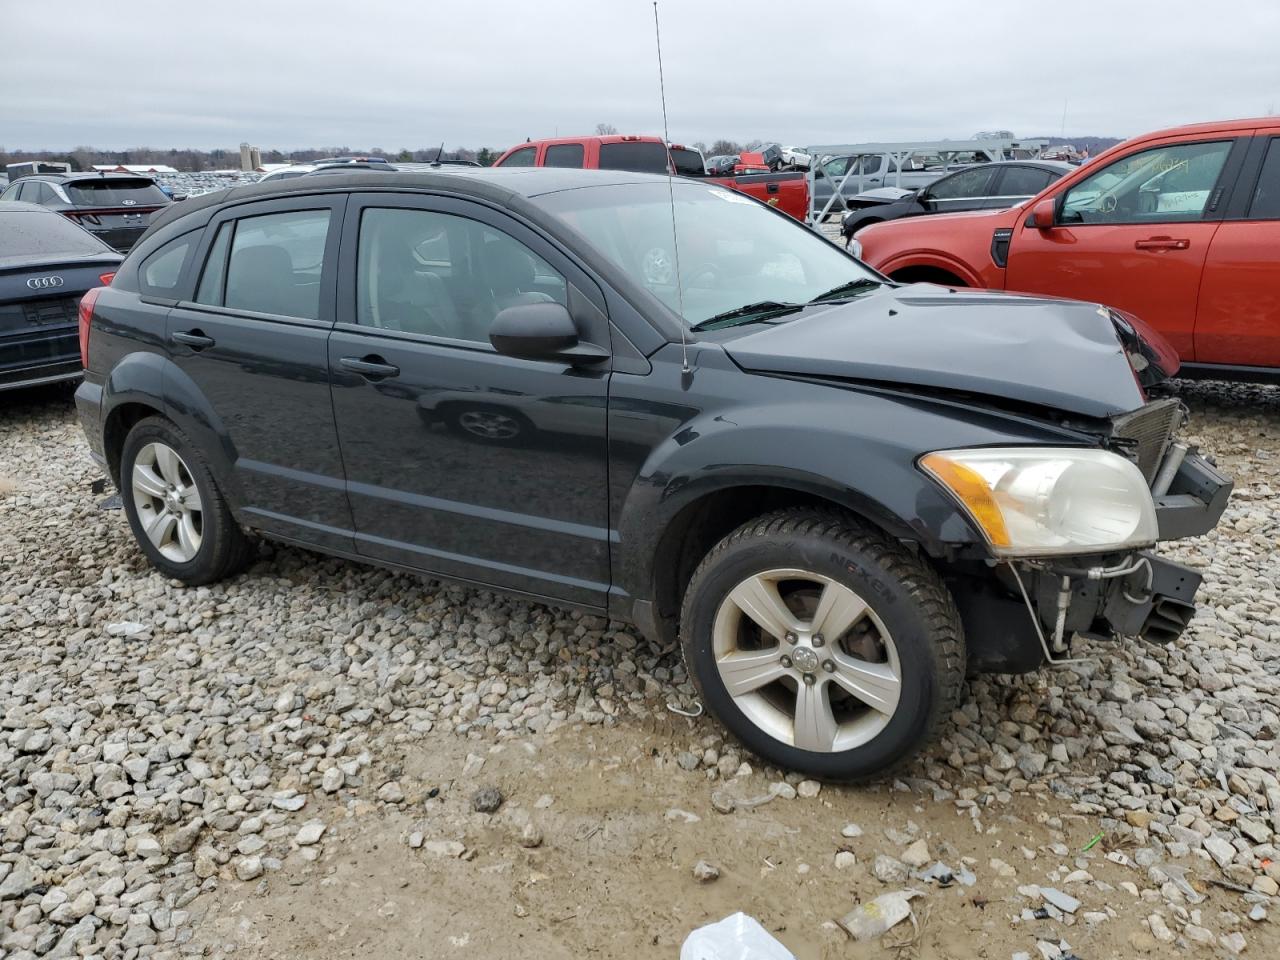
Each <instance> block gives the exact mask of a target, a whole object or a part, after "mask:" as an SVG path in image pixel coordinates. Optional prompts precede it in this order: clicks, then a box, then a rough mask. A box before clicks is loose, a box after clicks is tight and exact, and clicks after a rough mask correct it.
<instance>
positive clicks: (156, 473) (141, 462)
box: [120, 417, 252, 586]
mask: <svg viewBox="0 0 1280 960" xmlns="http://www.w3.org/2000/svg"><path fill="white" fill-rule="evenodd" d="M120 488H121V493H122V496H121V499H122V500H123V501H124V512H125V515H126V516H127V517H128V518H129V526H130V528H132V530H133V536H134V539H136V540H137V541H138V545H139V546H140V547H141V548H142V552H143V553H145V554H146V555H147V559H148V560H150V561H151V563H152V565H153V566H154V567H155V568H156V569H157V570H159V571H160V572H161V573H163V574H164V575H165V576H166V577H170V578H172V579H174V580H181V581H182V582H183V583H186V584H188V585H190V586H199V585H201V584H205V583H213V582H214V581H215V580H221V579H223V578H224V577H227V576H230V575H231V574H232V573H235V572H236V571H237V570H239V569H240V568H241V567H243V566H244V565H245V564H246V563H247V562H248V560H249V558H250V556H251V554H252V547H251V546H250V544H249V541H248V539H247V538H246V537H245V535H244V533H243V532H242V531H241V530H240V527H239V526H237V524H236V521H235V517H233V516H232V514H231V509H230V508H229V507H228V506H227V503H226V501H225V500H224V499H223V497H222V493H221V491H219V490H218V485H217V483H215V482H214V479H213V474H212V473H210V472H209V468H208V466H206V464H205V462H204V459H203V458H202V457H201V456H200V453H199V451H198V450H197V449H196V448H195V446H194V445H193V444H192V443H191V441H190V440H188V439H187V437H186V435H185V434H184V433H183V432H182V431H181V430H179V429H178V428H177V427H176V426H175V425H174V424H173V423H171V422H169V421H168V420H165V419H164V418H163V417H148V418H146V419H145V420H140V421H138V423H137V424H135V425H134V427H133V429H132V430H130V431H129V435H128V436H127V437H125V441H124V448H123V450H122V451H121V456H120Z"/></svg>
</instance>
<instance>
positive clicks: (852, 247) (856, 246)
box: [845, 237, 862, 260]
mask: <svg viewBox="0 0 1280 960" xmlns="http://www.w3.org/2000/svg"><path fill="white" fill-rule="evenodd" d="M845 249H846V250H848V251H849V253H851V254H852V255H853V256H855V257H857V258H858V259H859V260H861V259H862V243H861V241H859V240H858V238H857V237H850V238H849V243H848V245H847V246H846V247H845Z"/></svg>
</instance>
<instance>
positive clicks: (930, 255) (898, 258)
mask: <svg viewBox="0 0 1280 960" xmlns="http://www.w3.org/2000/svg"><path fill="white" fill-rule="evenodd" d="M874 266H875V268H876V269H877V270H879V271H880V272H881V273H883V274H885V275H887V276H892V275H893V274H894V273H896V272H897V271H899V270H903V269H906V268H907V267H932V268H934V269H936V270H945V271H947V272H948V273H952V274H955V276H957V277H959V278H960V280H961V281H963V282H964V285H965V286H967V287H978V288H986V287H989V286H990V284H989V283H988V282H987V281H986V280H984V279H983V278H982V277H981V276H980V275H979V274H978V273H977V272H976V271H974V270H973V269H972V268H971V267H970V266H969V265H968V264H967V263H965V262H964V261H963V260H960V259H959V258H957V257H955V256H952V255H951V254H949V253H946V252H944V251H941V250H908V251H906V252H904V253H899V254H895V255H894V256H892V257H890V258H889V259H888V260H886V261H885V262H884V263H880V264H874Z"/></svg>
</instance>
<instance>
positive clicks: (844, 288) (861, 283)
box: [809, 277, 884, 303]
mask: <svg viewBox="0 0 1280 960" xmlns="http://www.w3.org/2000/svg"><path fill="white" fill-rule="evenodd" d="M882 286H884V284H883V283H882V282H881V281H879V280H872V279H871V278H870V277H859V278H858V279H857V280H850V281H849V282H848V283H842V284H840V285H839V286H838V287H832V288H831V289H830V290H828V291H827V292H826V293H820V294H818V295H817V296H816V297H814V298H813V299H812V300H810V301H809V302H810V303H822V301H824V300H834V299H836V298H837V297H844V296H847V295H849V294H851V293H857V292H858V291H859V290H870V289H872V288H873V287H882Z"/></svg>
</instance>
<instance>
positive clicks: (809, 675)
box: [804, 673, 818, 687]
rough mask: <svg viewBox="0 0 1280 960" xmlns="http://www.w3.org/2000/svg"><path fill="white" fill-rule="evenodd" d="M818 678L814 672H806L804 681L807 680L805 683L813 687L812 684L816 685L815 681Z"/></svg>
mask: <svg viewBox="0 0 1280 960" xmlns="http://www.w3.org/2000/svg"><path fill="white" fill-rule="evenodd" d="M817 679H818V678H817V677H815V676H814V675H813V674H812V673H806V674H805V675H804V682H805V685H806V686H809V687H812V686H813V685H814V683H815V682H817Z"/></svg>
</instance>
